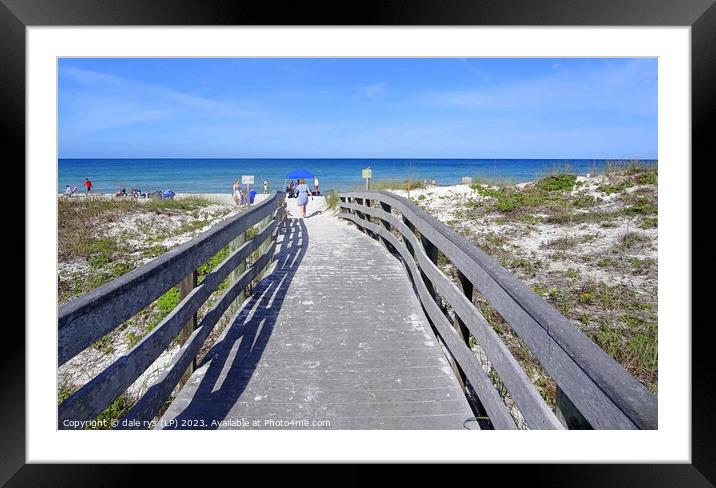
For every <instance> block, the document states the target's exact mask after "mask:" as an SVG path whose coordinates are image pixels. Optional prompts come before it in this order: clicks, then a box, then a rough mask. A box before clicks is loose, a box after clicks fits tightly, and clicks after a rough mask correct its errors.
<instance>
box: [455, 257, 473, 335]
mask: <svg viewBox="0 0 716 488" xmlns="http://www.w3.org/2000/svg"><path fill="white" fill-rule="evenodd" d="M457 278H458V279H457V282H458V285H459V288H460V290H461V291H462V294H463V295H465V296H466V297H467V299H468V300H470V303H472V292H473V287H472V282H471V281H470V280H468V279H467V276H465V275H464V274H462V271H460V270H458V272H457ZM455 319H456V322H455V330H457V333H458V334H459V335H460V337H462V340H463V341H465V343H466V344H468V346H469V342H470V330H469V329H468V328H467V326H466V325H465V323H464V322H463V321H462V320H460V317H458V316H457V314H456V315H455Z"/></svg>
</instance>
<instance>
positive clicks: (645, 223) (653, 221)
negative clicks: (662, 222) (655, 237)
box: [639, 217, 659, 229]
mask: <svg viewBox="0 0 716 488" xmlns="http://www.w3.org/2000/svg"><path fill="white" fill-rule="evenodd" d="M658 225H659V219H657V218H656V217H644V220H642V221H641V224H640V225H639V228H641V229H656V227H657V226H658Z"/></svg>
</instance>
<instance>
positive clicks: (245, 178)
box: [241, 175, 254, 185]
mask: <svg viewBox="0 0 716 488" xmlns="http://www.w3.org/2000/svg"><path fill="white" fill-rule="evenodd" d="M241 184H242V185H253V184H254V176H253V175H241Z"/></svg>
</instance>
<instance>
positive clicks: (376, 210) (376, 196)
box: [338, 191, 657, 429]
mask: <svg viewBox="0 0 716 488" xmlns="http://www.w3.org/2000/svg"><path fill="white" fill-rule="evenodd" d="M339 197H340V203H339V208H340V213H339V214H338V216H339V217H341V218H343V219H346V220H349V221H351V222H353V223H355V224H356V225H357V226H358V227H359V228H361V230H363V231H364V232H366V233H368V234H369V235H371V236H372V237H374V238H380V240H381V241H382V242H383V243H384V244H385V245H386V246H387V247H388V249H389V250H391V251H393V252H397V254H399V255H400V257H401V258H402V260H403V262H404V264H405V266H406V268H407V271H408V273H409V274H410V276H411V279H412V281H413V283H414V285H415V289H416V291H417V294H418V297H419V299H420V301H421V303H422V306H423V308H424V310H425V312H426V315H427V317H428V318H429V319H430V322H431V323H432V324H433V327H434V328H435V330H436V333H437V335H438V337H439V338H440V339H441V341H442V343H443V344H444V346H445V347H446V349H447V350H448V353H449V356H450V359H451V362H452V363H453V364H454V365H455V366H456V370H457V372H458V375H459V377H462V378H463V380H464V381H466V382H468V383H469V385H470V386H471V387H472V389H473V390H474V391H475V393H476V394H477V396H478V397H479V401H480V403H481V405H482V406H483V407H484V410H485V411H486V413H487V415H488V417H489V419H490V421H491V422H492V424H493V426H494V427H495V428H497V429H515V428H517V425H516V423H515V420H514V417H513V415H511V413H510V411H509V410H508V408H507V406H506V404H505V402H504V401H503V399H502V397H501V396H500V394H499V392H498V391H497V389H496V387H495V385H494V383H493V381H492V380H491V379H490V377H489V376H488V374H487V372H486V371H485V369H484V368H483V367H482V365H481V363H480V361H479V360H478V358H477V357H476V355H475V353H474V352H473V351H472V350H471V348H470V347H469V345H468V340H469V336H470V335H472V336H473V337H474V338H475V340H476V341H477V344H478V345H479V346H480V347H481V348H482V350H483V351H484V353H485V354H486V356H487V358H488V360H489V362H490V363H491V365H492V368H493V370H494V371H495V372H496V373H497V374H498V375H499V380H500V381H501V382H502V384H503V385H504V386H505V387H506V389H507V390H508V391H509V394H510V396H511V397H512V400H513V401H514V403H515V405H516V406H517V408H518V410H519V412H520V413H521V414H522V416H523V417H524V420H525V421H526V423H527V425H528V427H529V428H531V429H559V428H564V424H566V426H567V427H568V428H585V427H586V428H590V427H591V428H594V429H656V428H657V399H656V397H655V396H654V395H653V394H651V393H650V392H649V391H648V390H647V389H646V388H645V387H643V386H642V385H641V383H639V382H638V381H637V380H636V379H635V378H634V377H632V376H631V375H630V374H629V373H628V372H627V371H626V370H625V369H624V368H622V367H621V366H620V365H619V364H618V363H617V362H616V361H614V360H613V359H612V358H611V357H610V356H609V355H607V354H606V353H605V352H604V351H603V350H602V349H600V348H599V347H598V346H597V345H596V344H595V343H594V342H592V341H591V340H590V339H589V338H588V337H586V336H585V335H584V334H582V333H581V332H580V331H579V330H577V329H576V328H575V327H574V325H573V324H572V323H571V322H570V321H569V320H568V319H567V318H566V317H564V316H563V315H561V314H560V313H559V312H558V311H557V310H556V309H554V308H553V307H552V306H551V305H549V304H548V303H547V302H546V301H545V300H544V299H543V298H542V297H540V296H538V295H537V294H536V293H534V292H532V291H531V290H530V289H529V288H528V287H527V286H526V285H525V284H524V283H523V282H521V281H520V280H518V279H517V278H515V277H514V276H513V275H511V274H510V273H509V272H508V271H507V270H505V269H504V268H503V267H501V266H500V265H499V264H498V263H497V262H496V261H494V260H493V259H492V258H490V257H489V256H488V255H487V254H485V253H484V252H483V251H482V250H480V249H479V248H478V247H476V246H475V245H473V244H472V243H470V242H469V241H467V240H466V239H464V238H463V237H462V236H460V235H459V234H457V233H456V232H455V231H453V230H452V229H450V228H449V227H448V226H446V225H445V224H443V223H441V222H439V221H438V220H437V219H435V218H434V217H432V216H431V215H429V214H428V213H426V212H425V211H424V210H422V209H421V208H420V207H418V206H416V205H415V204H413V203H411V202H410V201H409V200H406V199H405V198H402V197H400V196H397V195H395V194H392V193H390V192H387V191H377V192H376V191H373V192H350V193H341V194H339ZM396 234H398V236H399V237H398V236H396ZM438 251H439V252H441V253H442V254H443V255H444V256H445V257H446V258H447V259H448V260H449V261H450V262H451V263H452V264H453V265H454V266H455V268H456V269H457V280H456V281H457V284H455V283H453V281H452V280H450V279H449V278H448V277H447V276H445V274H443V273H442V271H440V269H439V268H438V266H437V261H438ZM473 288H474V289H476V290H477V291H478V292H479V293H481V294H482V295H483V296H484V297H485V298H486V299H487V300H488V301H489V302H490V304H491V306H492V307H493V308H494V309H495V310H497V312H498V313H499V314H500V315H501V316H502V318H503V319H504V320H505V321H506V322H507V323H508V324H509V326H510V327H511V328H512V329H513V330H514V331H515V333H516V334H517V335H518V336H519V337H520V338H521V340H522V341H523V342H524V343H525V344H526V346H527V347H528V348H529V350H530V351H531V353H532V354H533V355H534V356H535V358H536V359H537V360H538V361H539V363H540V364H541V365H542V367H543V368H544V370H545V371H546V372H547V374H549V375H550V376H551V378H552V380H553V381H554V382H555V384H556V386H557V395H556V401H557V409H556V410H557V412H556V414H555V412H554V411H553V410H552V409H551V408H550V407H549V405H547V403H546V402H545V401H544V399H543V398H542V397H541V395H540V394H539V392H538V391H537V390H536V388H535V387H534V385H533V384H532V382H531V381H530V379H529V378H528V377H527V375H526V373H525V372H524V370H523V369H522V368H521V366H520V365H519V363H518V362H517V360H516V359H515V358H514V357H513V356H512V354H511V353H510V352H509V350H508V348H507V347H506V345H505V344H504V343H503V342H502V340H501V339H500V338H499V336H498V335H497V333H496V332H495V330H494V329H493V328H492V326H491V325H490V324H489V323H488V322H487V320H486V319H485V318H484V317H483V315H482V314H481V313H480V311H479V310H478V309H477V308H476V307H475V306H474V305H473V302H472V295H473ZM439 297H442V300H441V299H440V298H439ZM443 300H444V301H445V302H447V304H449V306H450V307H451V308H452V310H453V311H454V320H451V319H450V316H449V314H447V313H446V311H445V308H444V307H442V306H441V304H442V302H443ZM558 416H559V418H558ZM560 419H561V420H560Z"/></svg>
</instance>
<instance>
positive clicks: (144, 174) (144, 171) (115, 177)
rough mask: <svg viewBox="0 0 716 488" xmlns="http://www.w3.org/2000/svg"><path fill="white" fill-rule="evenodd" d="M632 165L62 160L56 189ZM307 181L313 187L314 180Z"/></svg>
mask: <svg viewBox="0 0 716 488" xmlns="http://www.w3.org/2000/svg"><path fill="white" fill-rule="evenodd" d="M629 163H630V161H625V160H619V161H616V160H606V159H59V160H58V179H57V189H58V192H63V191H64V188H65V185H70V187H72V186H77V187H78V188H79V190H80V191H84V186H83V183H84V179H85V178H89V179H90V180H91V181H92V184H93V190H94V191H96V192H100V193H115V192H117V191H118V190H119V189H120V188H121V187H125V188H126V189H127V191H129V190H130V189H131V188H140V189H142V190H143V191H155V190H164V189H172V190H174V191H175V192H177V193H231V185H232V183H233V182H234V181H235V180H236V179H240V178H241V176H242V175H253V176H254V181H255V182H256V185H255V186H257V187H258V188H257V189H258V190H259V191H261V190H262V189H263V188H262V185H263V182H264V180H265V179H268V181H269V187H270V190H276V189H283V188H284V181H285V177H286V174H287V173H288V172H290V171H292V170H296V169H305V170H308V171H310V172H311V173H313V174H315V175H316V176H318V179H319V183H320V189H321V191H326V190H329V189H336V190H339V191H344V190H350V189H357V188H360V187H362V185H363V184H364V183H363V181H364V180H362V179H361V170H362V169H363V168H366V167H369V166H370V167H371V169H372V170H373V179H374V180H394V181H402V180H403V179H405V178H411V179H421V180H422V179H426V180H428V181H431V180H432V179H435V180H436V183H437V184H438V185H454V184H458V183H461V181H462V177H463V176H471V177H473V178H476V177H483V178H490V179H500V180H509V181H512V182H514V183H521V182H525V181H533V180H535V179H538V178H541V177H544V176H545V175H547V174H549V173H550V172H552V171H555V170H565V169H566V170H568V171H570V172H573V173H576V174H578V175H586V174H588V173H592V174H594V173H597V172H601V171H603V170H604V169H606V168H607V166H608V165H628V164H629ZM640 163H642V164H657V161H656V160H640ZM307 183H309V184H310V185H311V188H313V186H312V185H313V182H312V181H311V182H307Z"/></svg>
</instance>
